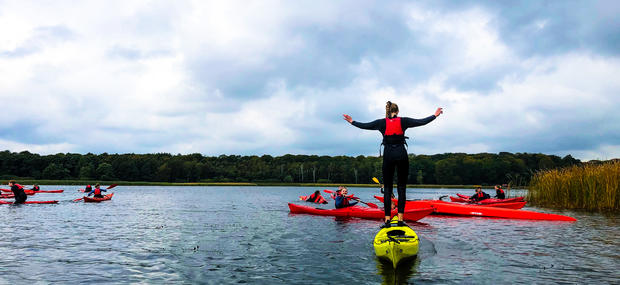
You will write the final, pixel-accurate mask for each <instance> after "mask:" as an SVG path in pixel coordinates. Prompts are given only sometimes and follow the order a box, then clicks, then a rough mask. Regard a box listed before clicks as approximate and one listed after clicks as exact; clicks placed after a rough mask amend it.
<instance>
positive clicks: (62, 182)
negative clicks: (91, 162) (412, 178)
mask: <svg viewBox="0 0 620 285" xmlns="http://www.w3.org/2000/svg"><path fill="white" fill-rule="evenodd" d="M15 179H16V180H17V181H18V182H19V183H20V184H22V185H32V184H37V185H39V186H41V185H63V186H68V185H82V186H84V185H87V184H94V183H100V184H101V185H112V184H118V186H236V187H245V186H279V187H328V188H337V187H338V186H346V187H367V188H379V185H377V184H376V183H369V184H350V183H273V182H256V183H252V182H147V181H116V180H110V181H98V180H97V181H95V180H32V179H20V178H18V177H17V178H15ZM1 182H2V183H3V184H6V181H1ZM394 187H396V185H394ZM476 187H482V188H485V189H493V186H482V185H435V184H422V185H418V184H407V188H429V189H432V188H435V189H441V188H444V189H472V190H473V189H475V188H476Z"/></svg>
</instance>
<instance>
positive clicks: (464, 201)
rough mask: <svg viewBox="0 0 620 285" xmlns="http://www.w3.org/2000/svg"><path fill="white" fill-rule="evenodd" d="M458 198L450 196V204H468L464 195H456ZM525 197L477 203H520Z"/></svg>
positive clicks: (493, 199)
mask: <svg viewBox="0 0 620 285" xmlns="http://www.w3.org/2000/svg"><path fill="white" fill-rule="evenodd" d="M456 195H457V196H459V197H453V196H450V200H451V201H452V202H460V203H467V202H469V198H470V197H467V196H465V195H462V194H458V193H457V194H456ZM524 198H525V197H515V198H508V199H495V198H489V199H484V200H482V201H478V203H480V204H495V203H509V202H520V201H523V199H524Z"/></svg>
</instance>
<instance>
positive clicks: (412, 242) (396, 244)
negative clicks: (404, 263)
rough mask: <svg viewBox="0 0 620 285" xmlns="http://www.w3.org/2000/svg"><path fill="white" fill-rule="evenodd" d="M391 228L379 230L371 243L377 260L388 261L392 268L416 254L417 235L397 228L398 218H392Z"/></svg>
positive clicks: (408, 228)
mask: <svg viewBox="0 0 620 285" xmlns="http://www.w3.org/2000/svg"><path fill="white" fill-rule="evenodd" d="M391 223H392V226H391V227H389V228H383V229H381V230H380V231H379V232H378V233H377V235H376V236H375V241H374V242H373V244H374V246H375V254H377V256H378V257H379V258H383V259H388V260H389V261H391V262H392V265H394V268H396V266H397V265H398V262H400V261H401V260H403V259H406V258H411V257H414V256H416V255H417V254H418V249H419V246H418V244H419V240H418V235H417V234H416V233H415V232H414V231H413V230H412V229H411V228H410V227H406V226H405V227H398V226H397V223H398V218H397V217H394V218H392V221H391Z"/></svg>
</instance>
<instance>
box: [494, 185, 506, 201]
mask: <svg viewBox="0 0 620 285" xmlns="http://www.w3.org/2000/svg"><path fill="white" fill-rule="evenodd" d="M495 198H497V199H506V193H504V190H503V189H502V187H501V186H499V185H495Z"/></svg>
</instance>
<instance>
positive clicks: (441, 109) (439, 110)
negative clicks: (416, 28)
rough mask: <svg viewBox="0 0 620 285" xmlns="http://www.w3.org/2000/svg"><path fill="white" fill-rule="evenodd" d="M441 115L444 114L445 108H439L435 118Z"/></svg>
mask: <svg viewBox="0 0 620 285" xmlns="http://www.w3.org/2000/svg"><path fill="white" fill-rule="evenodd" d="M441 114H443V108H437V111H435V117H439V115H441Z"/></svg>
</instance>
